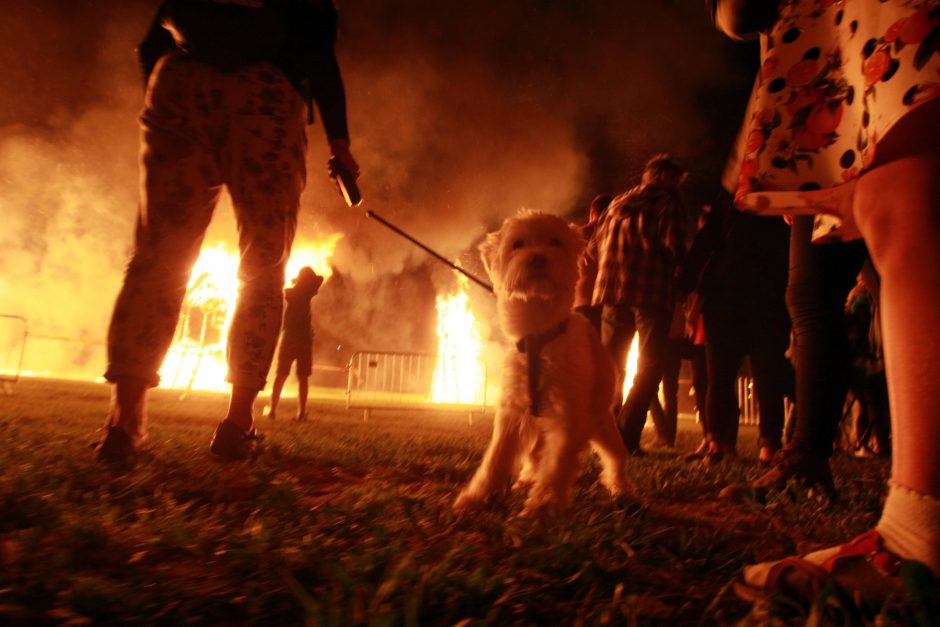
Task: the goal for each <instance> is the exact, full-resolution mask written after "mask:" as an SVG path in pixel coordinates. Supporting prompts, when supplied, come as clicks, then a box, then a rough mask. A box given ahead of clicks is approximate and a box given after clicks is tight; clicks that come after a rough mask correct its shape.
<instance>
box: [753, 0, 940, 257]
mask: <svg viewBox="0 0 940 627" xmlns="http://www.w3.org/2000/svg"><path fill="white" fill-rule="evenodd" d="M761 60H762V65H761V69H760V73H759V75H758V77H757V81H756V84H755V86H754V92H753V94H752V97H751V101H750V103H749V105H748V111H747V114H746V117H745V122H744V128H743V129H742V136H741V138H740V143H741V145H739V157H740V164H741V167H740V173H739V179H738V181H737V193H736V194H735V200H736V203H737V205H738V206H739V207H740V208H742V209H748V210H751V211H756V212H762V213H784V214H787V213H790V214H817V218H816V228H815V229H814V241H831V240H840V239H853V238H857V237H859V234H858V232H857V230H856V229H855V228H854V225H852V224H850V223H849V222H848V221H845V222H844V221H842V220H840V219H839V218H837V217H836V215H837V214H840V213H842V214H844V215H848V214H847V213H846V212H843V211H841V209H847V208H848V207H850V206H851V203H852V195H853V192H854V182H855V180H856V178H857V177H858V176H859V174H861V173H862V172H864V171H865V168H866V167H868V166H870V164H871V163H872V161H873V159H874V157H875V153H876V150H877V145H878V141H879V139H880V138H882V137H884V136H885V134H886V133H887V132H888V130H889V129H890V128H891V127H892V126H893V125H894V124H895V123H896V122H897V121H898V120H899V119H901V118H902V117H903V116H904V115H905V114H906V113H907V112H908V111H910V110H912V109H913V108H914V107H917V106H918V105H920V104H923V103H924V102H926V101H928V100H930V99H932V98H935V97H937V96H940V0H839V1H837V0H782V1H781V3H780V17H779V19H778V21H777V22H776V24H775V25H774V26H773V28H772V29H771V31H770V32H769V33H767V34H765V35H762V37H761ZM937 123H938V124H940V120H938V121H937Z"/></svg>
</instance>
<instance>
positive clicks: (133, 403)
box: [106, 377, 149, 443]
mask: <svg viewBox="0 0 940 627" xmlns="http://www.w3.org/2000/svg"><path fill="white" fill-rule="evenodd" d="M148 387H149V386H148V385H147V382H146V381H144V380H143V379H135V378H130V377H129V378H125V379H121V380H120V381H118V382H117V383H116V384H115V386H114V388H113V389H112V393H111V408H110V410H109V411H108V419H107V425H106V426H108V427H120V428H121V429H122V430H123V431H124V432H125V433H127V435H128V436H130V438H131V440H132V441H133V442H135V443H139V442H141V441H142V440H144V439H146V437H147V432H146V429H147V424H146V420H145V418H146V404H147V389H148Z"/></svg>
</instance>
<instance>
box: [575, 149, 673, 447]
mask: <svg viewBox="0 0 940 627" xmlns="http://www.w3.org/2000/svg"><path fill="white" fill-rule="evenodd" d="M684 179H685V171H684V170H683V169H682V168H681V167H679V165H678V164H676V163H675V162H674V161H673V160H672V158H670V157H669V156H668V155H665V154H661V155H656V156H654V157H653V158H651V159H650V160H649V161H648V162H647V164H646V167H645V169H644V171H643V178H642V181H641V183H640V184H639V185H638V186H636V187H634V188H633V189H631V190H630V191H628V192H626V193H624V194H621V195H620V196H618V197H616V198H614V200H613V202H611V204H610V207H609V208H608V210H607V213H606V215H605V216H604V218H603V220H602V221H601V223H600V226H599V227H598V230H597V232H596V233H595V237H594V238H593V240H592V242H591V244H590V245H589V246H588V251H587V254H588V255H590V256H596V258H597V264H598V273H597V281H596V283H595V285H594V298H593V303H592V304H594V305H602V306H603V310H602V314H601V341H602V342H603V344H604V346H605V347H606V348H607V350H608V351H610V355H611V357H612V358H613V360H614V363H615V364H616V366H617V368H618V369H619V371H620V383H621V386H622V383H623V375H624V367H625V364H626V358H627V352H628V351H629V348H630V342H631V341H632V340H633V336H634V334H635V333H639V351H640V357H639V361H638V364H637V374H636V378H635V379H634V382H633V387H632V388H631V390H630V392H629V394H628V395H627V398H626V400H625V401H624V403H623V407H622V408H621V410H620V414H619V416H618V418H617V422H618V426H619V428H620V434H621V436H622V437H623V440H624V444H625V445H626V447H627V450H628V451H630V453H631V454H633V455H640V454H642V451H641V450H640V435H641V434H642V432H643V425H644V424H645V423H646V412H647V410H648V408H649V405H650V401H651V400H652V398H653V396H654V395H655V394H656V391H657V389H658V387H659V380H660V379H661V378H662V371H663V358H664V355H665V350H666V342H667V340H668V338H669V326H670V322H671V320H672V312H673V306H674V304H675V291H676V290H675V272H676V266H677V264H678V262H679V261H680V259H681V257H682V253H683V246H684V241H683V228H682V227H683V216H682V205H681V202H680V198H679V185H680V184H681V183H682V181H683V180H684ZM619 389H620V388H618V390H619Z"/></svg>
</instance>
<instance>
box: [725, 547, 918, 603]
mask: <svg viewBox="0 0 940 627" xmlns="http://www.w3.org/2000/svg"><path fill="white" fill-rule="evenodd" d="M902 562H903V560H902V558H901V557H899V556H898V555H895V554H894V553H892V552H891V551H889V550H887V549H886V548H885V546H884V540H883V539H882V537H881V534H879V533H878V532H877V531H869V532H867V533H864V534H862V535H860V536H858V537H857V538H855V539H854V540H852V541H851V542H847V543H845V544H842V545H839V546H835V547H831V548H828V549H823V550H821V551H815V552H813V553H809V554H807V555H805V556H801V557H788V558H785V559H782V560H778V561H775V562H763V563H761V564H754V565H752V566H745V567H744V570H743V572H742V577H741V579H740V580H739V581H738V582H736V583H735V584H734V592H735V594H737V595H738V596H739V597H740V598H742V599H744V600H745V601H750V602H757V601H760V600H763V599H769V598H773V597H776V596H778V595H786V596H787V597H788V598H789V599H791V600H795V601H798V602H801V603H803V604H807V605H809V604H812V603H815V602H816V601H817V600H818V598H819V596H820V594H821V593H822V591H823V588H824V587H825V586H827V585H830V584H831V583H833V582H834V583H835V585H836V586H838V588H839V589H840V590H841V591H842V592H843V593H844V594H843V595H841V598H842V599H843V600H844V602H849V603H853V604H854V605H855V606H856V607H857V608H858V609H859V610H861V611H862V612H863V613H865V614H869V615H873V614H874V613H877V611H878V609H879V608H880V607H881V606H882V605H883V604H884V602H885V600H886V599H887V598H888V597H889V596H890V595H892V594H895V593H900V592H901V591H902V586H901V581H900V576H899V573H900V570H901V565H902Z"/></svg>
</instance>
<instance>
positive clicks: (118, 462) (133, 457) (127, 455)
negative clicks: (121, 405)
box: [95, 426, 137, 470]
mask: <svg viewBox="0 0 940 627" xmlns="http://www.w3.org/2000/svg"><path fill="white" fill-rule="evenodd" d="M95 457H97V458H98V460H99V461H101V462H104V463H105V464H107V465H109V466H111V467H112V468H114V469H115V470H130V469H132V468H133V467H134V465H135V464H136V463H137V447H136V446H135V445H134V440H133V439H132V438H131V436H129V435H128V434H127V432H126V431H125V430H124V429H122V428H121V427H113V426H112V427H108V430H107V433H106V434H105V437H104V439H103V440H102V441H101V442H99V443H98V444H96V445H95Z"/></svg>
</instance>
